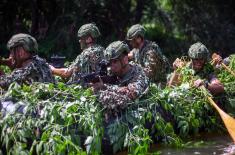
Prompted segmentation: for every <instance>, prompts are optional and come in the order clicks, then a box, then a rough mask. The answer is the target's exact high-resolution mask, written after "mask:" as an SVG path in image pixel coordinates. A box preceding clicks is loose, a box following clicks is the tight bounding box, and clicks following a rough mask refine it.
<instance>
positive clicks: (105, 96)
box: [99, 65, 148, 110]
mask: <svg viewBox="0 0 235 155" xmlns="http://www.w3.org/2000/svg"><path fill="white" fill-rule="evenodd" d="M131 67H132V68H131V71H130V72H128V73H127V74H126V75H125V76H124V77H123V78H120V79H119V80H118V82H117V84H116V85H108V86H107V88H106V90H103V91H100V93H99V100H100V102H101V103H102V104H103V105H104V107H105V108H107V109H110V110H118V109H123V108H125V107H126V106H127V104H128V102H131V101H132V100H133V99H132V97H133V96H137V97H139V96H141V95H142V94H143V93H144V91H145V90H146V89H147V88H148V78H147V76H146V75H145V73H144V71H143V69H142V68H141V67H140V66H138V65H132V66H131ZM123 87H125V88H126V91H125V93H124V92H120V91H119V90H120V89H121V88H123Z"/></svg>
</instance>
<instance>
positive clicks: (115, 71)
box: [110, 59, 122, 76]
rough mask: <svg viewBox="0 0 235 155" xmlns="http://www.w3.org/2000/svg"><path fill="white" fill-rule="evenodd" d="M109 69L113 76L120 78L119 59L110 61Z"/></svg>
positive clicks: (120, 67) (120, 66) (120, 65)
mask: <svg viewBox="0 0 235 155" xmlns="http://www.w3.org/2000/svg"><path fill="white" fill-rule="evenodd" d="M110 68H111V71H112V73H113V74H115V75H117V76H120V75H121V71H122V64H121V61H120V60H119V59H114V60H111V61H110Z"/></svg>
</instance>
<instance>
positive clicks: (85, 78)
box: [67, 60, 117, 87]
mask: <svg viewBox="0 0 235 155" xmlns="http://www.w3.org/2000/svg"><path fill="white" fill-rule="evenodd" d="M108 65H109V63H108V62H107V61H106V60H102V61H101V62H100V63H99V70H98V71H97V72H93V73H90V74H82V73H79V77H80V79H79V80H77V81H73V82H68V83H67V84H68V85H70V84H80V85H81V86H83V87H87V85H88V84H89V83H97V82H99V81H100V79H101V80H102V81H103V82H104V83H107V84H115V83H116V82H117V77H116V76H114V75H112V76H110V75H108V74H107V72H108V71H107V68H108Z"/></svg>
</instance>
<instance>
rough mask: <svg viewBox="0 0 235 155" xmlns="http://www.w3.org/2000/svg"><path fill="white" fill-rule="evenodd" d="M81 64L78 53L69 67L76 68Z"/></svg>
mask: <svg viewBox="0 0 235 155" xmlns="http://www.w3.org/2000/svg"><path fill="white" fill-rule="evenodd" d="M80 64H81V55H78V56H77V58H76V59H75V60H74V61H73V62H72V64H71V65H70V66H69V69H76V68H79V67H80Z"/></svg>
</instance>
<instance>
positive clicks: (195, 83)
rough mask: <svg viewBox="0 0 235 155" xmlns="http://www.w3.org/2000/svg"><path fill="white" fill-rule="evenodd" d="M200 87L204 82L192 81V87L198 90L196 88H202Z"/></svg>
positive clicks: (199, 80) (200, 80)
mask: <svg viewBox="0 0 235 155" xmlns="http://www.w3.org/2000/svg"><path fill="white" fill-rule="evenodd" d="M202 85H204V80H202V79H197V80H196V81H194V83H193V86H194V87H196V88H198V87H200V86H202Z"/></svg>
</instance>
